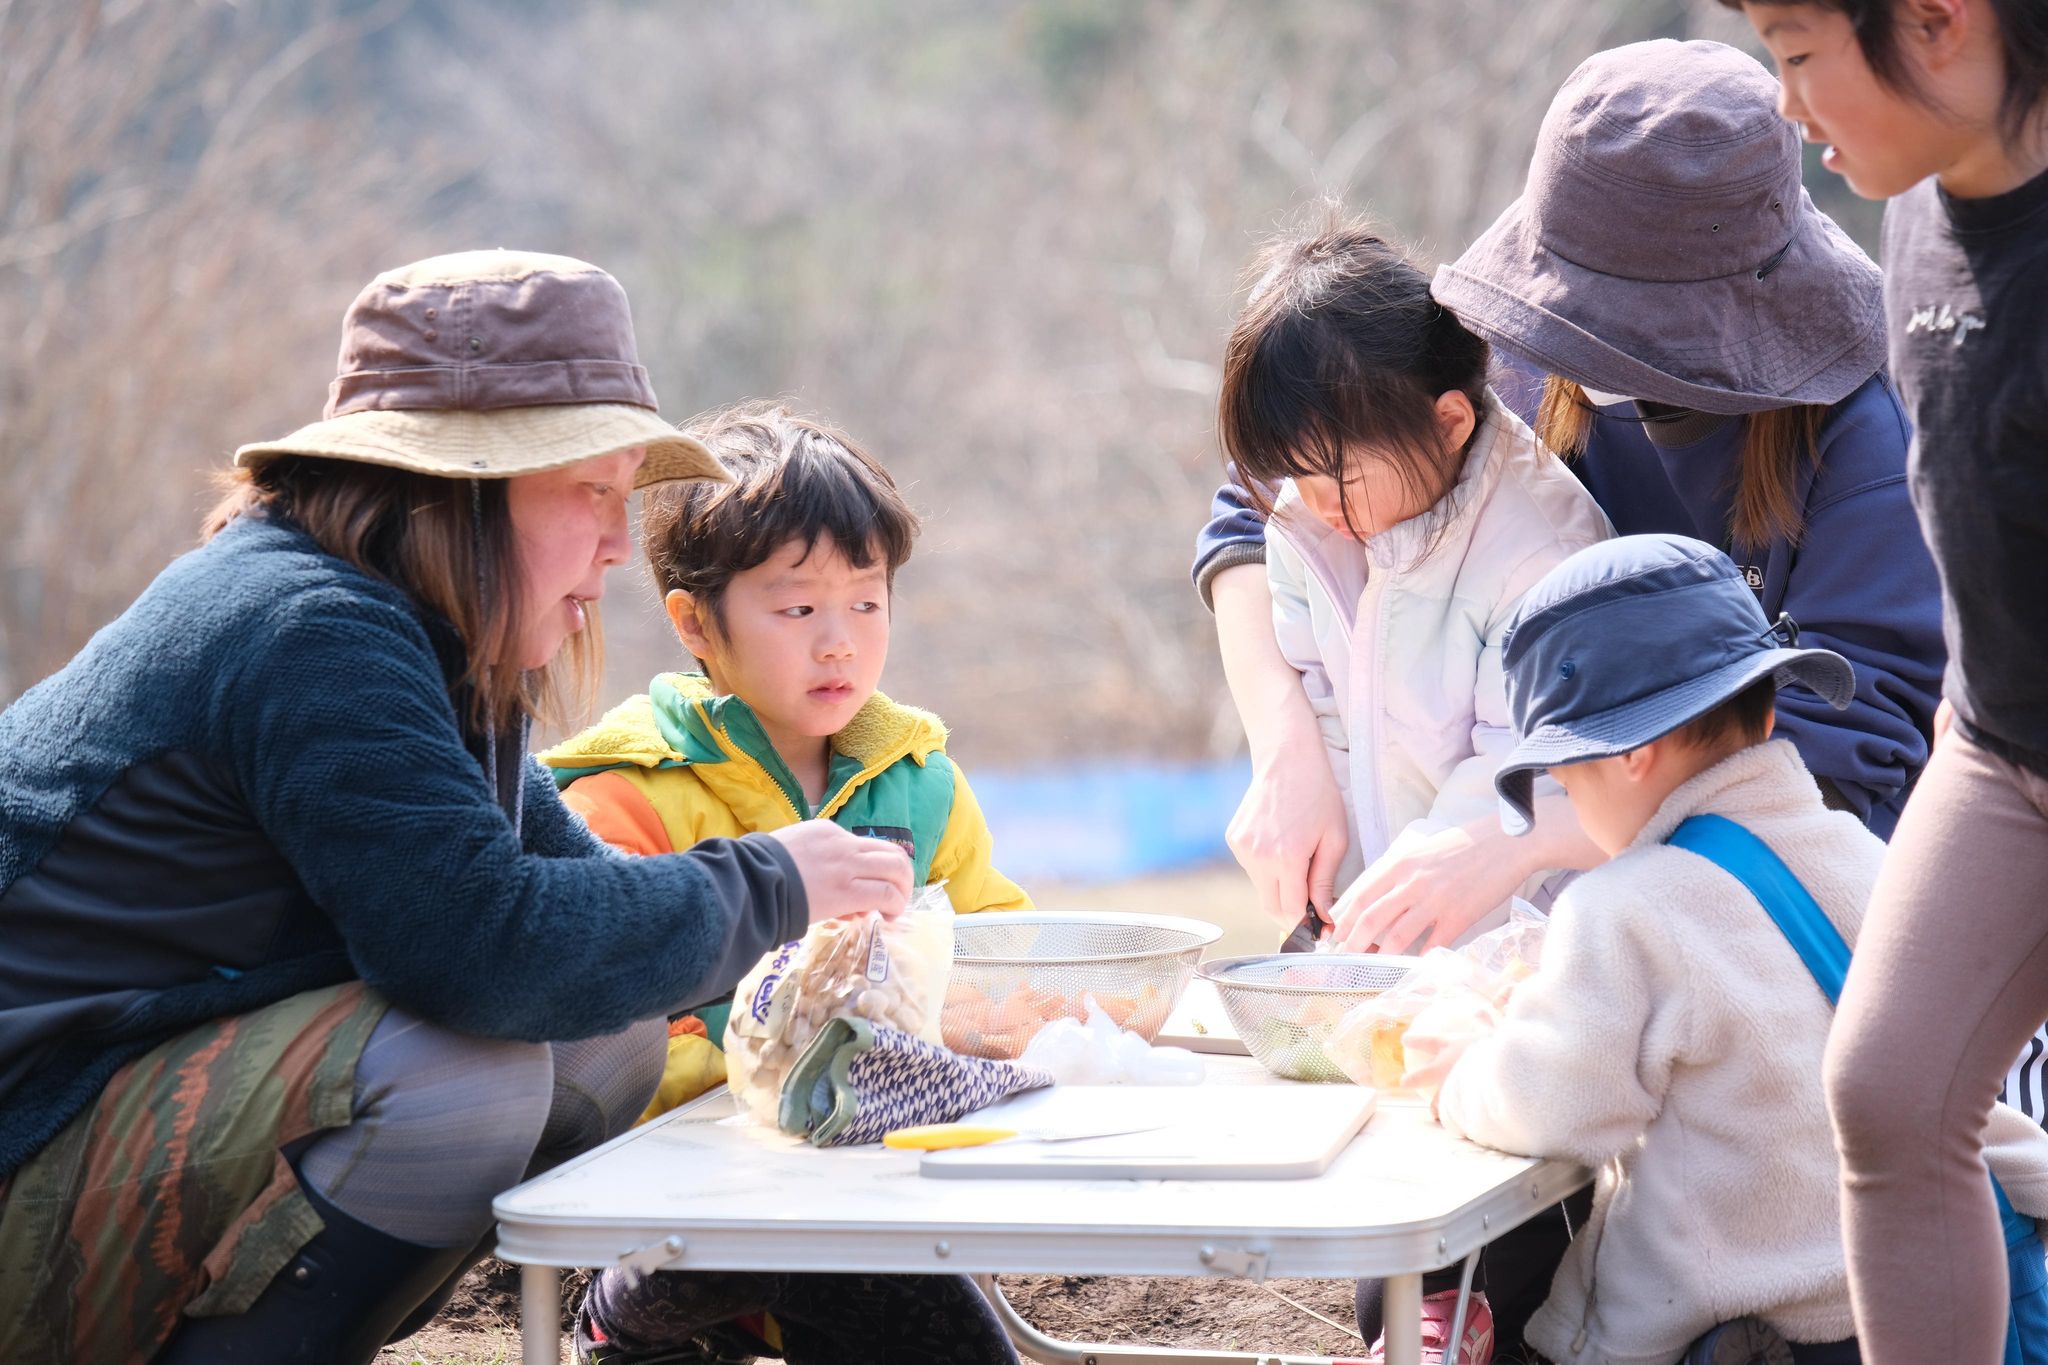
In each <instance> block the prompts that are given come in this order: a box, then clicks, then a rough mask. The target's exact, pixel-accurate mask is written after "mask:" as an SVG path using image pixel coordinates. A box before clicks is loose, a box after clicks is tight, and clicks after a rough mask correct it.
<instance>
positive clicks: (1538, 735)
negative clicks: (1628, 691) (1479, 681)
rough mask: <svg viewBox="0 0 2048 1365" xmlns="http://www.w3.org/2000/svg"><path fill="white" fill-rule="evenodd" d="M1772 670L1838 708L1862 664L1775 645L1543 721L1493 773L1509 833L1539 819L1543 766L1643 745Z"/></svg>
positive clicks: (1822, 651) (1853, 686) (1605, 755)
mask: <svg viewBox="0 0 2048 1365" xmlns="http://www.w3.org/2000/svg"><path fill="white" fill-rule="evenodd" d="M1766 675H1770V676H1774V677H1775V678H1776V679H1777V681H1778V684H1779V685H1780V686H1784V685H1785V684H1787V683H1797V684H1799V685H1800V686H1803V687H1806V688H1808V689H1810V690H1812V691H1814V692H1817V693H1819V694H1820V697H1821V700H1823V701H1825V702H1827V704H1828V705H1830V706H1832V707H1834V708H1835V709H1836V710H1837V711H1840V710H1842V709H1844V708H1845V707H1847V706H1848V705H1849V702H1850V700H1851V698H1853V697H1854V696H1855V695H1856V671H1855V669H1853V668H1852V667H1850V664H1849V661H1848V660H1847V659H1845V658H1843V657H1842V656H1841V655H1839V654H1837V653H1835V652H1834V651H1833V650H1831V649H1768V650H1761V651H1759V652H1757V653H1755V654H1752V655H1750V656H1748V657H1747V658H1742V659H1737V660H1736V661H1735V662H1733V663H1730V664H1724V665H1722V666H1721V667H1720V668H1717V669H1715V670H1714V671H1713V672H1711V673H1704V674H1701V675H1700V676H1699V677H1697V678H1688V679H1687V680H1686V681H1684V682H1682V683H1679V684H1678V685H1676V686H1675V687H1667V688H1665V689H1664V690H1663V691H1661V692H1653V693H1651V694H1650V695H1649V696H1647V697H1638V698H1636V700H1634V701H1632V702H1627V703H1625V704H1623V705H1621V706H1616V707H1613V708H1612V709H1610V710H1606V711H1600V712H1596V713H1595V714H1593V715H1590V716H1580V717H1576V718H1574V719H1572V720H1570V721H1568V722H1563V723H1557V724H1551V725H1542V726H1538V727H1537V728H1536V729H1535V730H1532V731H1531V732H1530V733H1528V734H1527V735H1525V736H1523V737H1522V740H1521V742H1520V743H1518V744H1517V745H1515V747H1514V749H1513V750H1512V751H1510V752H1509V754H1508V756H1507V758H1506V759H1505V760H1503V761H1502V763H1501V766H1500V768H1499V769H1498V770H1497V771H1496V772H1495V773H1494V777H1493V789H1494V791H1495V792H1496V793H1497V794H1498V795H1499V797H1500V803H1501V811H1500V819H1501V827H1502V828H1503V829H1505V830H1507V832H1508V833H1510V834H1525V833H1527V832H1528V830H1529V828H1530V826H1531V825H1532V824H1533V823H1534V821H1535V819H1536V811H1535V805H1534V794H1535V786H1536V774H1537V773H1539V772H1541V771H1542V770H1544V769H1546V768H1563V767H1568V766H1570V765H1571V764H1574V763H1588V762H1591V761H1592V760H1594V759H1596V758H1612V757H1614V756H1615V755H1616V754H1625V753H1627V752H1628V751H1629V750H1631V749H1640V748H1641V747H1642V746H1643V745H1645V744H1648V743H1649V742H1650V741H1652V740H1656V739H1662V738H1663V737H1664V736H1666V735H1668V734H1670V733H1671V732H1672V731H1673V730H1676V729H1678V728H1679V727H1680V726H1682V725H1685V724H1688V723H1689V722H1691V721H1695V720H1698V719H1699V718H1700V717H1701V716H1704V715H1705V714H1706V713H1707V712H1709V711H1711V710H1713V709H1714V708H1715V707H1716V706H1719V705H1720V704H1721V703H1722V702H1724V701H1727V700H1728V699H1729V698H1730V697H1733V696H1735V695H1737V694H1738V693H1740V692H1741V691H1742V690H1743V689H1744V688H1746V687H1749V686H1750V685H1751V684H1753V683H1756V682H1758V681H1760V680H1762V679H1763V678H1764V677H1765V676H1766Z"/></svg>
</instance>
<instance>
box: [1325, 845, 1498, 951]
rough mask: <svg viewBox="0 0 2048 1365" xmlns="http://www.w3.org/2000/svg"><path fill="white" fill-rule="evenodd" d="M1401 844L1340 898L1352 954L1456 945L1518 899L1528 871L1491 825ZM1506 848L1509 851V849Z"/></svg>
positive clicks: (1340, 928)
mask: <svg viewBox="0 0 2048 1365" xmlns="http://www.w3.org/2000/svg"><path fill="white" fill-rule="evenodd" d="M1489 823H1490V827H1491V833H1490V834H1489V833H1488V830H1487V828H1486V826H1485V825H1484V824H1482V822H1478V821H1475V822H1473V824H1470V825H1461V826H1457V827H1455V828H1452V829H1446V830H1439V831H1438V832H1436V833H1435V834H1430V835H1427V836H1425V837H1422V838H1419V839H1404V840H1401V841H1398V842H1397V843H1396V844H1395V845H1394V847H1393V848H1391V849H1389V850H1388V851H1387V853H1386V854H1385V855H1384V856H1383V857H1381V859H1380V860H1379V861H1378V862H1377V863H1374V864H1373V865H1372V866H1371V867H1369V868H1367V869H1366V870H1365V872H1364V873H1363V874H1362V875H1361V876H1360V877H1359V879H1358V880H1357V881H1355V882H1353V883H1352V884H1351V885H1350V887H1349V888H1348V889H1346V891H1345V892H1344V894H1343V895H1342V896H1340V897H1338V899H1337V909H1336V915H1335V922H1336V925H1337V930H1336V935H1335V937H1336V940H1337V946H1338V947H1339V948H1340V949H1342V950H1343V951H1345V952H1347V953H1369V952H1385V953H1404V952H1415V953H1420V952H1426V951H1427V950H1429V949H1431V948H1441V947H1445V946H1447V945H1448V944H1450V943H1452V942H1453V941H1454V940H1456V939H1457V938H1458V936H1459V935H1461V934H1463V933H1464V932H1465V931H1466V930H1467V929H1470V928H1471V927H1472V926H1473V925H1475V924H1477V923H1478V922H1479V921H1480V920H1482V919H1484V918H1486V916H1487V915H1488V914H1490V913H1492V911H1493V910H1494V909H1495V908H1496V907H1497V906H1499V905H1501V904H1502V903H1503V902H1505V901H1506V900H1507V898H1508V897H1510V896H1512V895H1514V894H1515V891H1516V890H1517V889H1518V888H1519V887H1520V886H1521V884H1522V882H1523V880H1524V879H1526V878H1527V877H1528V875H1529V870H1528V869H1527V868H1525V867H1524V866H1523V859H1522V858H1521V856H1520V855H1521V853H1522V852H1523V851H1524V850H1523V849H1522V848H1521V847H1518V846H1517V845H1516V844H1515V842H1514V841H1513V840H1511V839H1510V838H1509V837H1508V836H1507V835H1505V834H1503V833H1501V832H1500V825H1499V822H1498V821H1491V822H1489ZM1503 845H1504V846H1503Z"/></svg>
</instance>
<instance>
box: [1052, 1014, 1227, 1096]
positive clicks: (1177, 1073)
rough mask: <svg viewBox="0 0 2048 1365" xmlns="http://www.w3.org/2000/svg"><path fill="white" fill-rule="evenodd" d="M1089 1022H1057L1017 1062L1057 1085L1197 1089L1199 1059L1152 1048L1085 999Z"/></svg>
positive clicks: (1175, 1049)
mask: <svg viewBox="0 0 2048 1365" xmlns="http://www.w3.org/2000/svg"><path fill="white" fill-rule="evenodd" d="M1087 1010H1088V1022H1087V1023H1085V1024H1084V1023H1082V1022H1081V1021H1080V1020H1078V1019H1071V1018H1062V1019H1055V1020H1053V1021H1052V1022H1051V1023H1049V1024H1047V1025H1046V1026H1045V1027H1044V1028H1042V1029H1040V1030H1039V1031H1038V1033H1037V1034H1036V1035H1035V1036H1034V1037H1033V1038H1032V1039H1031V1041H1030V1043H1029V1044H1027V1045H1026V1046H1025V1048H1024V1055H1023V1056H1021V1057H1019V1058H1018V1059H1017V1060H1018V1061H1019V1062H1021V1063H1022V1064H1023V1065H1025V1066H1035V1067H1041V1068H1043V1069H1044V1070H1046V1071H1048V1072H1050V1073H1051V1074H1052V1078H1053V1080H1054V1081H1056V1082H1058V1083H1059V1084H1061V1085H1199V1084H1201V1081H1202V1059H1201V1058H1200V1057H1197V1056H1196V1055H1195V1054H1194V1053H1192V1052H1189V1051H1188V1050H1187V1049H1186V1048H1179V1047H1154V1046H1152V1044H1150V1043H1148V1042H1146V1041H1145V1040H1144V1038H1143V1037H1141V1036H1140V1035H1138V1034H1136V1033H1130V1032H1127V1031H1125V1030H1123V1029H1120V1028H1118V1027H1117V1025H1116V1020H1114V1019H1112V1018H1111V1017H1110V1016H1109V1012H1108V1011H1107V1010H1105V1009H1103V1007H1102V1006H1101V1005H1099V1004H1097V1003H1096V1001H1095V997H1094V996H1092V995H1091V996H1088V997H1087Z"/></svg>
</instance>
